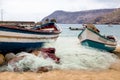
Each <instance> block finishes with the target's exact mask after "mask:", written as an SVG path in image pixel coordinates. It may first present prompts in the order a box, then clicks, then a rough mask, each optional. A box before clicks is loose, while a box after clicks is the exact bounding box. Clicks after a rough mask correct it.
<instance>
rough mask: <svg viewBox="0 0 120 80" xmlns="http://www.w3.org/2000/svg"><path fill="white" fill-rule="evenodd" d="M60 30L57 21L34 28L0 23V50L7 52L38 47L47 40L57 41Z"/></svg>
mask: <svg viewBox="0 0 120 80" xmlns="http://www.w3.org/2000/svg"><path fill="white" fill-rule="evenodd" d="M60 32H61V30H60V28H59V27H57V26H56V24H55V23H46V24H43V25H41V26H35V27H33V28H32V29H25V28H20V27H17V26H11V25H0V52H1V53H3V54H6V53H8V52H14V53H17V52H20V51H30V50H33V49H37V48H40V47H42V46H43V45H44V43H46V42H51V41H55V40H56V39H57V38H58V36H59V34H60Z"/></svg>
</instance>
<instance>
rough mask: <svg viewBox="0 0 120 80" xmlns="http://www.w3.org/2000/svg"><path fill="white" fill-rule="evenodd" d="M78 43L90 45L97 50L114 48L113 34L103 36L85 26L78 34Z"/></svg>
mask: <svg viewBox="0 0 120 80" xmlns="http://www.w3.org/2000/svg"><path fill="white" fill-rule="evenodd" d="M78 38H79V40H80V43H81V44H82V45H84V46H88V47H92V48H95V49H98V50H102V51H107V52H113V51H114V50H115V48H116V40H115V38H114V36H112V35H111V36H103V35H101V34H100V33H99V32H96V31H94V30H92V29H90V28H87V27H86V28H85V29H84V30H82V32H81V33H80V34H79V35H78Z"/></svg>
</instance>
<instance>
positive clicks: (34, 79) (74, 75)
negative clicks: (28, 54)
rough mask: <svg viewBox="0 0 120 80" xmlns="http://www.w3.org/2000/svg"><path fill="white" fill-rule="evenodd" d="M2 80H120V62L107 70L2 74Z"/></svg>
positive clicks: (0, 75)
mask: <svg viewBox="0 0 120 80" xmlns="http://www.w3.org/2000/svg"><path fill="white" fill-rule="evenodd" d="M0 80H120V63H119V61H118V62H116V63H114V64H113V65H111V67H110V68H109V69H107V70H97V71H90V70H89V71H88V70H51V71H48V72H40V73H35V72H0Z"/></svg>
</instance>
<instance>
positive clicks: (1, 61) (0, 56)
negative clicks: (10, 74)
mask: <svg viewBox="0 0 120 80" xmlns="http://www.w3.org/2000/svg"><path fill="white" fill-rule="evenodd" d="M4 62H5V57H4V56H3V54H0V65H1V64H3V63H4Z"/></svg>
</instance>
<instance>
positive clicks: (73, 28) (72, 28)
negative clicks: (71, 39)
mask: <svg viewBox="0 0 120 80" xmlns="http://www.w3.org/2000/svg"><path fill="white" fill-rule="evenodd" d="M69 29H70V30H83V29H84V28H75V27H69Z"/></svg>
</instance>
